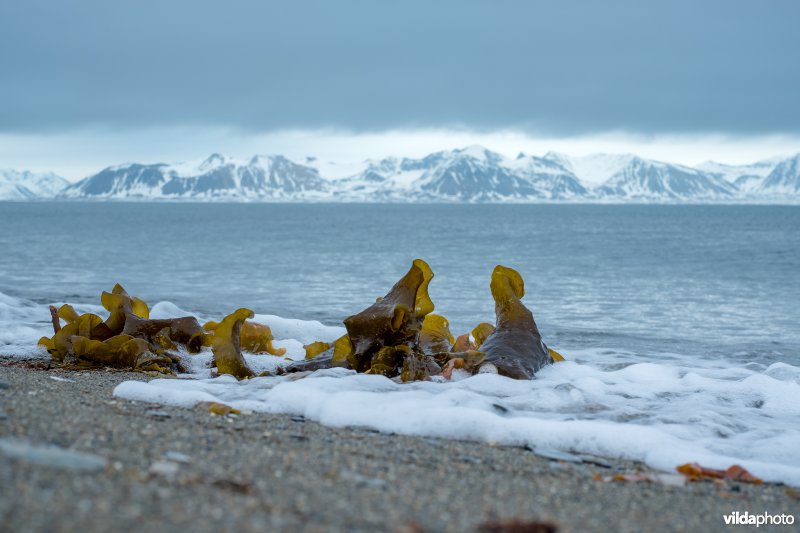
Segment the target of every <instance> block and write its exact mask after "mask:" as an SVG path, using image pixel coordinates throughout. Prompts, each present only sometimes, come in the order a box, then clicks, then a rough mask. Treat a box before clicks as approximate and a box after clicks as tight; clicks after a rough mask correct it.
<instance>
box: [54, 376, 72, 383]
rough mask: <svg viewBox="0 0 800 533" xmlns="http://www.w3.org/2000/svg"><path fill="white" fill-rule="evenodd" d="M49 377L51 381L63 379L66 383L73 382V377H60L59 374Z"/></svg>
mask: <svg viewBox="0 0 800 533" xmlns="http://www.w3.org/2000/svg"><path fill="white" fill-rule="evenodd" d="M50 379H52V380H53V381H64V382H67V383H75V380H74V379H69V378H62V377H61V376H50Z"/></svg>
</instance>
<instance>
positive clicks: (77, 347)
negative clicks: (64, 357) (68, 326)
mask: <svg viewBox="0 0 800 533" xmlns="http://www.w3.org/2000/svg"><path fill="white" fill-rule="evenodd" d="M72 350H73V354H74V355H75V357H76V359H77V360H78V361H79V362H81V361H82V362H87V363H90V364H102V365H104V366H111V367H123V368H132V369H135V370H152V371H157V372H166V373H169V372H171V368H172V367H173V366H174V365H176V364H179V363H180V361H179V360H175V359H174V358H173V357H171V356H170V355H168V354H156V353H153V351H151V346H150V344H149V343H148V342H147V341H145V340H144V339H136V338H134V337H131V336H130V335H115V336H113V337H111V338H110V339H108V340H105V341H96V340H91V339H89V338H86V337H78V336H74V337H72Z"/></svg>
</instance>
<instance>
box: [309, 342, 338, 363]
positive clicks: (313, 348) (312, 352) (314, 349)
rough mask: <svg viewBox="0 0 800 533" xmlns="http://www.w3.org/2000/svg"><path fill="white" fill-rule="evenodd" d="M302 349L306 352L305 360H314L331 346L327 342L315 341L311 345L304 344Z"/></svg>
mask: <svg viewBox="0 0 800 533" xmlns="http://www.w3.org/2000/svg"><path fill="white" fill-rule="evenodd" d="M303 349H304V350H305V351H306V359H314V358H315V357H316V356H318V355H319V354H321V353H324V352H327V351H328V350H330V349H331V345H330V343H328V342H323V341H316V342H312V343H311V344H304V345H303Z"/></svg>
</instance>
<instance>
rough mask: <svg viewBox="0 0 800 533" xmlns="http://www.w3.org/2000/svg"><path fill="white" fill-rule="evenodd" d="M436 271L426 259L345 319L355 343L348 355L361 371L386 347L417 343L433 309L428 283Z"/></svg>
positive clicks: (351, 338)
mask: <svg viewBox="0 0 800 533" xmlns="http://www.w3.org/2000/svg"><path fill="white" fill-rule="evenodd" d="M432 278H433V272H432V271H431V269H430V267H429V266H428V264H427V263H426V262H425V261H423V260H422V259H415V260H414V262H413V264H412V265H411V268H410V269H409V271H408V272H407V273H406V274H405V275H404V276H403V277H402V278H400V280H399V281H398V282H397V283H395V285H394V286H393V287H392V288H391V290H390V291H389V292H388V293H387V294H386V296H384V297H383V298H381V299H379V300H378V301H376V302H375V303H374V304H372V305H371V306H369V307H368V308H366V309H364V310H363V311H361V312H360V313H357V314H355V315H352V316H349V317H347V318H346V319H345V320H344V325H345V328H347V334H348V336H349V338H350V342H351V343H352V345H353V351H352V353H351V354H350V356H349V357H348V362H349V363H350V367H351V368H352V369H353V370H355V371H357V372H364V371H366V370H369V368H370V364H371V362H372V357H373V355H375V354H376V353H377V352H378V351H379V350H380V349H381V348H383V347H384V346H399V345H409V346H410V345H415V344H416V343H417V340H418V333H419V330H420V326H421V322H422V319H423V318H424V317H425V315H426V314H428V313H430V312H431V311H433V308H434V306H433V302H432V301H431V299H430V296H428V284H429V283H430V280H431V279H432Z"/></svg>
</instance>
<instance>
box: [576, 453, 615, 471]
mask: <svg viewBox="0 0 800 533" xmlns="http://www.w3.org/2000/svg"><path fill="white" fill-rule="evenodd" d="M580 458H581V460H583V462H584V463H587V464H590V465H595V466H599V467H601V468H611V463H609V462H608V461H606V460H605V459H603V458H602V457H597V456H595V455H585V454H581V455H580Z"/></svg>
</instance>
